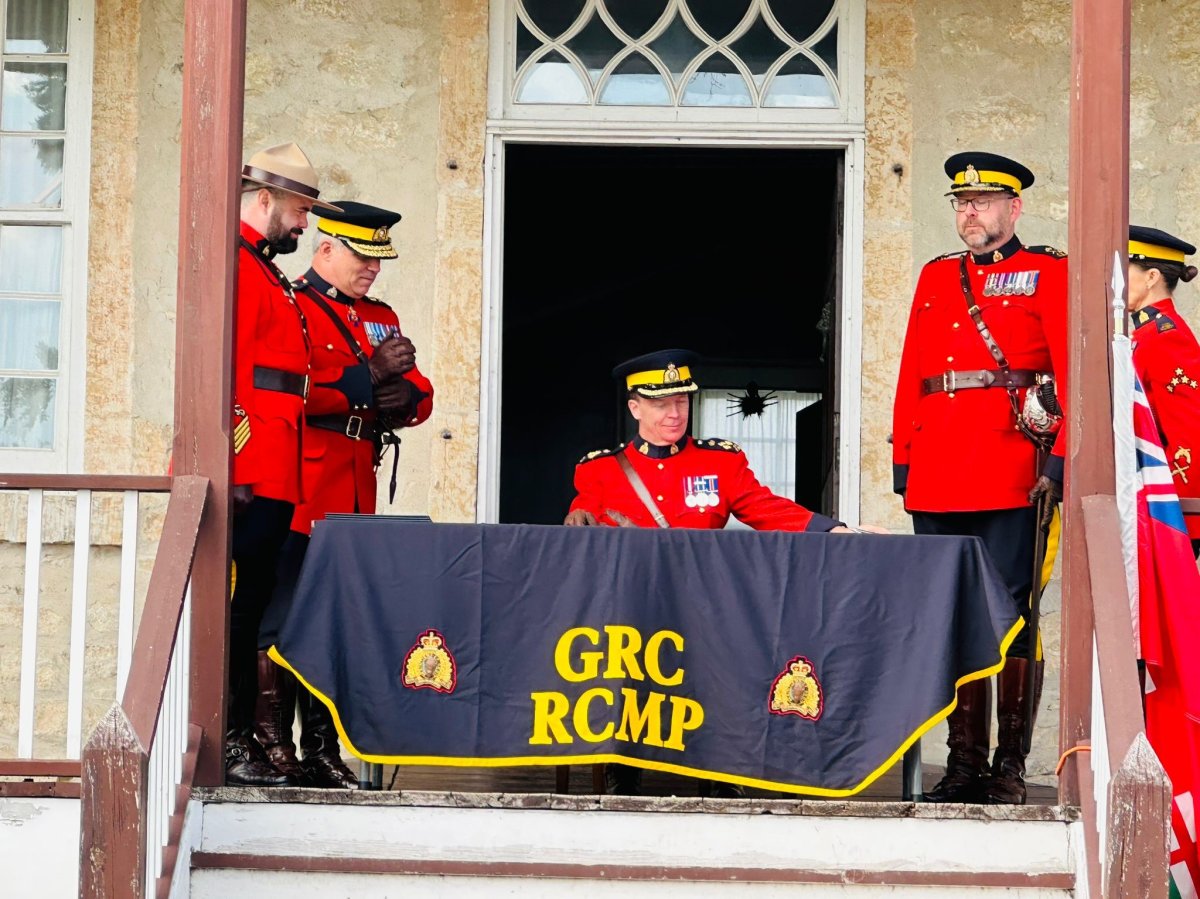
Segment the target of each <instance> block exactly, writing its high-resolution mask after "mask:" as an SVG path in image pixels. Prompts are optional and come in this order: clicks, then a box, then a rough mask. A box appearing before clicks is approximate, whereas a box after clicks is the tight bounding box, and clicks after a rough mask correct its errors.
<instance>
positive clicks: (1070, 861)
mask: <svg viewBox="0 0 1200 899" xmlns="http://www.w3.org/2000/svg"><path fill="white" fill-rule="evenodd" d="M202 848H203V849H204V851H206V852H234V853H266V854H272V855H296V856H321V857H366V858H375V859H387V858H390V859H409V860H447V859H452V860H455V861H460V862H495V861H515V862H529V861H533V860H536V861H539V862H546V863H559V864H596V865H665V866H671V867H675V866H695V865H703V866H705V867H734V868H757V869H796V868H800V869H806V870H815V871H843V870H845V869H847V868H856V869H864V870H881V871H924V870H930V871H947V872H951V871H1011V872H1030V873H1062V872H1071V871H1073V870H1074V852H1073V849H1072V847H1071V841H1070V836H1069V830H1068V828H1067V826H1066V824H1065V823H1063V822H1061V821H997V820H986V821H982V820H981V821H976V820H959V819H944V818H942V819H934V818H913V819H905V820H896V819H889V818H855V817H824V816H808V815H779V816H775V815H736V814H720V815H680V814H670V813H661V812H655V813H652V812H615V811H606V812H602V813H581V812H577V811H566V810H550V809H505V808H486V809H467V808H446V807H437V808H431V807H413V806H398V807H397V806H393V807H387V806H349V805H347V806H324V807H322V808H321V809H320V812H319V813H317V811H316V809H314V807H313V806H311V805H299V804H288V803H253V804H252V803H211V804H209V805H207V806H206V807H205V812H204V836H203V840H202Z"/></svg>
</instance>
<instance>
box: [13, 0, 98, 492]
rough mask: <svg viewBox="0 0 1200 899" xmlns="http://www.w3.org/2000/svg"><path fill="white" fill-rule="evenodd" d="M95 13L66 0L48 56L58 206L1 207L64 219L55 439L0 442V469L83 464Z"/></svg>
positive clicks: (27, 218)
mask: <svg viewBox="0 0 1200 899" xmlns="http://www.w3.org/2000/svg"><path fill="white" fill-rule="evenodd" d="M3 6H4V4H3V3H0V7H3ZM95 19H96V9H95V0H70V4H69V6H68V25H67V28H68V31H67V35H68V36H67V41H68V47H67V49H68V54H67V55H66V56H57V55H56V56H54V57H53V59H54V60H55V61H60V60H65V61H66V62H67V93H66V108H65V110H64V111H65V115H66V141H65V144H64V146H63V191H62V195H63V202H62V208H60V209H19V210H18V209H11V210H5V221H6V222H8V223H12V224H23V223H46V224H58V225H62V226H63V245H62V252H63V259H62V307H61V312H60V315H59V329H60V330H59V354H58V358H59V370H58V374H57V377H58V384H57V386H56V394H55V408H54V446H53V448H52V449H48V450H35V449H0V469H3V470H5V471H24V472H64V471H82V470H83V448H84V435H85V432H86V429H85V428H84V427H83V413H84V401H85V399H86V396H85V385H86V374H87V370H86V365H85V363H86V360H87V352H86V350H87V292H88V267H87V253H88V218H89V216H88V207H89V202H90V191H89V186H90V184H91V152H92V140H91V128H92V63H93V56H94V40H95V35H94V31H95ZM2 21H3V9H0V22H2Z"/></svg>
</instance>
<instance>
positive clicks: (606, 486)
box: [563, 350, 850, 796]
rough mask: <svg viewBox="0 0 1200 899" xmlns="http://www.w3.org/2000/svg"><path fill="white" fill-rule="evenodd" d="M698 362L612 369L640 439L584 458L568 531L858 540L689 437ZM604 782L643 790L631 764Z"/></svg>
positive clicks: (713, 445)
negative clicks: (732, 527) (592, 528)
mask: <svg viewBox="0 0 1200 899" xmlns="http://www.w3.org/2000/svg"><path fill="white" fill-rule="evenodd" d="M695 358H696V357H695V354H694V353H690V352H688V351H686V350H662V351H660V352H657V353H648V354H647V355H645V356H638V357H637V358H636V359H630V360H629V361H628V362H624V363H622V364H621V365H618V366H617V367H616V368H615V369H613V376H614V377H616V378H619V379H622V380H624V382H625V387H626V389H627V390H628V392H629V393H628V405H629V412H630V414H631V415H632V416H633V417H634V419H635V420H636V421H637V424H638V436H637V437H636V438H635V439H634V440H633V441H632V442H630V443H628V444H625V445H622V446H620V447H618V448H617V449H616V450H595V451H593V452H590V453H588V454H587V455H586V456H584V457H583V458H582V459H580V460H579V464H578V466H576V468H575V490H576V492H577V494H578V495H577V496H576V497H575V499H574V501H573V502H572V503H571V509H570V511H569V512H568V513H567V517H566V520H565V521H564V522H563V523H564V524H566V525H571V526H587V525H608V526H610V527H612V526H621V527H644V528H652V527H662V528H668V527H675V528H710V529H717V528H723V527H725V523H726V522H727V521H729V516H730V515H733V516H735V517H736V518H737V519H738V520H739V521H741V522H742V523H743V524H747V525H749V526H750V527H752V528H755V529H757V530H775V531H836V532H849V531H850V528H847V527H846V526H844V525H843V524H841V523H840V522H838V521H835V520H834V519H832V518H827V517H826V516H824V515H820V514H817V513H815V512H811V511H809V510H808V509H806V508H804V507H803V506H801V505H799V504H797V503H794V502H792V501H791V500H790V499H786V498H785V497H782V496H777V495H776V494H774V493H772V492H771V491H770V490H769V489H767V488H766V487H764V486H763V485H762V484H760V483H759V482H758V478H756V477H755V476H754V472H753V471H751V470H750V466H749V465H748V464H747V462H746V456H745V454H744V453H743V452H742V448H741V447H740V446H738V445H737V444H736V443H731V442H730V441H728V440H721V439H717V438H704V439H693V438H692V437H689V436H688V435H687V427H688V413H689V405H688V404H689V400H688V395H689V394H691V393H694V392H696V391H697V390H698V389H699V385H698V384H697V383H696V382H695V380H693V378H692V370H691V367H692V365H693V363H694V361H695ZM625 466H628V472H627V470H626V468H625ZM639 488H640V489H641V490H643V491H644V495H640V494H639ZM605 778H606V781H607V785H608V790H609V792H612V793H623V794H630V793H637V792H639V791H640V788H641V772H640V770H639V769H637V768H633V767H631V766H628V765H606V766H605ZM705 784H706V789H707V791H708V792H710V793H711V794H712V795H715V796H737V795H741V793H740V789H739V788H730V787H728V786H727V785H724V784H720V785H716V784H712V783H709V782H705Z"/></svg>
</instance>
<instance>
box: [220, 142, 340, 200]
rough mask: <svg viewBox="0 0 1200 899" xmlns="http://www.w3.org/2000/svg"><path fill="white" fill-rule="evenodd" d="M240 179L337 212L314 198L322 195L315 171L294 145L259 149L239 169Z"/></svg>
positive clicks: (301, 151)
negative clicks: (240, 171)
mask: <svg viewBox="0 0 1200 899" xmlns="http://www.w3.org/2000/svg"><path fill="white" fill-rule="evenodd" d="M242 180H243V181H252V182H254V183H255V184H261V185H263V186H264V187H273V188H275V189H276V190H282V191H286V192H287V193H289V194H295V195H296V196H298V197H303V198H304V199H306V200H309V201H311V202H312V204H313V206H314V207H317V208H319V209H328V210H330V211H332V212H338V211H339V210H338V207H336V206H334V205H333V204H332V203H326V202H324V201H323V200H319V199H317V198H318V197H319V196H321V191H320V190H319V189H318V185H319V184H320V182H319V181H318V180H317V170H316V169H314V168H313V167H312V163H311V162H309V161H308V157H307V156H305V155H304V151H303V150H301V149H300V147H298V146H297V145H296V144H294V143H292V144H280V145H279V146H277V147H268V148H267V149H265V150H259V151H258V152H257V153H255V154H254V155H253V156H251V157H250V161H249V162H248V163H246V164H245V165H244V166H242Z"/></svg>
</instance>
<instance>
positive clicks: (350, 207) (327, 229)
mask: <svg viewBox="0 0 1200 899" xmlns="http://www.w3.org/2000/svg"><path fill="white" fill-rule="evenodd" d="M338 206H340V207H341V211H340V212H333V213H328V214H326V213H321V215H320V217H319V218H318V219H317V230H318V231H321V232H322V233H324V234H329V235H330V236H332V237H336V238H337V239H338V240H340V241H341V242H342V243H344V244H345V245H346V246H348V247H349V248H350V249H351V250H353V251H354V252H355V253H357V254H358V255H359V256H368V257H370V258H372V259H395V258H396V257H397V256H399V255H400V254H399V253H397V252H396V248H395V247H393V246H392V236H391V234H390V233H389V229H390V228H391V227H392V226H393V225H394V224H396V222H398V221H400V213H398V212H392V211H391V210H390V209H381V208H380V207H378V206H368V205H367V204H366V203H356V202H354V201H353V200H338Z"/></svg>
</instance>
